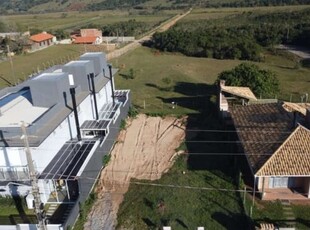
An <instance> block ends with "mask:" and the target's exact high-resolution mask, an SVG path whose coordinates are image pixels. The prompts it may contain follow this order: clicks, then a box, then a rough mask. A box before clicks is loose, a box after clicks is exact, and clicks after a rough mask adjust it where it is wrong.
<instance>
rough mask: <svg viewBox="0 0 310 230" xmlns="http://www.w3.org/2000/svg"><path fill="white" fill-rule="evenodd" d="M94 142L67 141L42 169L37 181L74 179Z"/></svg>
mask: <svg viewBox="0 0 310 230" xmlns="http://www.w3.org/2000/svg"><path fill="white" fill-rule="evenodd" d="M95 143H96V141H82V143H79V142H77V141H68V142H66V143H65V144H64V145H63V146H62V148H61V149H60V150H59V151H58V153H57V154H56V156H55V157H54V158H53V160H52V161H51V162H50V163H49V164H48V166H47V167H46V168H45V169H44V171H43V172H42V174H41V175H40V176H39V179H53V180H59V179H64V180H66V179H67V180H68V179H74V177H75V176H76V175H77V173H78V172H79V170H80V168H81V166H82V165H83V163H84V162H85V159H86V158H87V156H88V154H89V153H90V152H91V150H92V148H93V147H94V145H95Z"/></svg>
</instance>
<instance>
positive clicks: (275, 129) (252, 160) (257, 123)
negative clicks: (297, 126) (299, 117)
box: [231, 103, 294, 174]
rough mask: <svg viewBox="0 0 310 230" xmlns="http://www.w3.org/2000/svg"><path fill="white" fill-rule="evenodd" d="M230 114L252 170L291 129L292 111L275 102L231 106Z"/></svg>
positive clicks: (261, 164) (257, 166) (268, 156)
mask: <svg viewBox="0 0 310 230" xmlns="http://www.w3.org/2000/svg"><path fill="white" fill-rule="evenodd" d="M231 116H232V119H233V122H234V125H235V128H236V131H237V134H238V137H239V140H240V141H241V143H242V147H243V150H244V153H245V154H246V157H247V159H248V162H249V165H250V167H251V169H252V171H253V173H254V174H255V173H256V172H257V171H258V170H259V169H260V168H261V167H262V166H263V165H264V164H265V163H266V161H267V160H268V159H269V158H270V157H271V156H272V154H273V153H274V152H275V151H276V150H277V149H278V148H279V147H280V146H281V145H282V143H283V142H284V141H285V140H286V139H287V138H288V136H289V135H290V134H291V132H292V130H293V121H294V119H293V114H291V113H289V112H287V111H286V110H285V109H284V108H283V107H282V105H281V104H278V103H270V104H256V105H255V104H253V105H248V106H235V107H232V108H231Z"/></svg>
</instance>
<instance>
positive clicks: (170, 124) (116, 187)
mask: <svg viewBox="0 0 310 230" xmlns="http://www.w3.org/2000/svg"><path fill="white" fill-rule="evenodd" d="M183 121H184V119H183V120H180V119H176V118H173V117H167V118H164V119H162V118H160V117H146V116H145V115H139V116H138V117H137V118H136V119H134V120H132V121H130V124H129V125H128V127H127V129H126V130H123V131H121V133H120V135H119V138H118V143H117V144H116V145H115V147H114V149H113V151H112V153H111V160H110V162H109V164H108V165H107V166H106V167H105V168H104V170H103V171H102V172H101V178H100V179H101V180H100V183H99V185H98V188H97V190H98V196H99V199H98V201H97V202H96V204H95V205H94V207H93V209H92V211H91V212H90V214H89V216H88V221H87V223H86V224H85V225H84V229H93V230H98V229H107V230H110V229H114V228H115V225H116V214H117V211H118V208H119V205H120V204H121V202H122V201H123V196H124V194H125V193H126V192H127V190H128V187H129V182H130V179H131V178H137V179H149V180H155V179H159V178H160V177H161V175H162V174H163V173H164V172H166V171H167V170H168V169H169V168H170V167H171V165H172V164H173V159H174V156H175V154H176V152H175V149H176V148H177V147H178V146H179V145H180V144H181V142H182V140H183V139H184V137H185V132H184V126H183Z"/></svg>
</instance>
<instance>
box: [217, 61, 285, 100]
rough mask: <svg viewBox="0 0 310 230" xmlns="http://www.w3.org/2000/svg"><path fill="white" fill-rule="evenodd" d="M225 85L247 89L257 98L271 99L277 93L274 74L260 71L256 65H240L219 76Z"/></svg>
mask: <svg viewBox="0 0 310 230" xmlns="http://www.w3.org/2000/svg"><path fill="white" fill-rule="evenodd" d="M220 79H221V80H225V81H226V85H230V86H244V87H249V88H250V89H251V90H252V91H253V93H254V94H255V95H257V96H260V95H262V96H264V97H273V96H274V95H276V94H277V93H278V92H279V80H278V79H277V77H276V75H275V73H274V72H272V71H270V70H263V69H260V68H259V67H258V66H257V65H254V64H249V63H242V64H240V65H238V66H237V67H235V68H234V69H232V70H228V71H224V72H222V73H220V74H219V76H218V79H217V82H218V81H219V80H220Z"/></svg>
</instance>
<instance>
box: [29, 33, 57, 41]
mask: <svg viewBox="0 0 310 230" xmlns="http://www.w3.org/2000/svg"><path fill="white" fill-rule="evenodd" d="M53 37H54V36H53V35H51V34H48V33H40V34H35V35H32V36H31V37H30V40H32V41H34V42H43V41H46V40H49V39H52V38H53Z"/></svg>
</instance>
